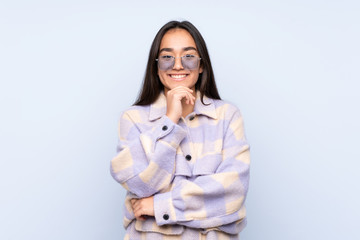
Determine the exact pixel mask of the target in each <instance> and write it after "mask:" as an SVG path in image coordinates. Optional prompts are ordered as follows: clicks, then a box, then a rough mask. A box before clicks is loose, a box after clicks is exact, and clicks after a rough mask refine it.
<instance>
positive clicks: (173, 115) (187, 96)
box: [166, 86, 195, 123]
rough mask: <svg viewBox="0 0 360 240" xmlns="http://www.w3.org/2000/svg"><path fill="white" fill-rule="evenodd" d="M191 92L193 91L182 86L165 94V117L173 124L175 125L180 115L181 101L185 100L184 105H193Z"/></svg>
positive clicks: (193, 99)
mask: <svg viewBox="0 0 360 240" xmlns="http://www.w3.org/2000/svg"><path fill="white" fill-rule="evenodd" d="M192 92H193V90H191V89H190V88H188V87H184V86H178V87H176V88H173V89H171V90H169V91H168V92H167V94H166V101H167V109H166V116H168V118H170V119H171V120H172V121H173V122H175V123H177V122H178V121H179V118H180V117H181V115H182V110H183V109H182V100H185V101H186V104H192V105H194V104H195V97H194V95H192Z"/></svg>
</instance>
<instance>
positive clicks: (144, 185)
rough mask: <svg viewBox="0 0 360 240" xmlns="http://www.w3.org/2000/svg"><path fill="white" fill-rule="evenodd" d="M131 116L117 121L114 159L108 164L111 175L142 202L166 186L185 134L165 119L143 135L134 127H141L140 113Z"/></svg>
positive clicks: (134, 111)
mask: <svg viewBox="0 0 360 240" xmlns="http://www.w3.org/2000/svg"><path fill="white" fill-rule="evenodd" d="M130 113H131V114H129V112H125V113H123V114H122V116H121V118H120V120H119V143H118V147H117V155H116V156H115V157H114V158H113V159H112V160H111V166H110V172H111V175H112V176H113V178H114V179H115V180H116V181H118V182H119V183H121V184H122V186H123V187H125V188H126V189H127V190H128V191H129V192H131V193H133V194H135V195H136V196H137V197H139V198H143V197H148V196H151V195H153V194H155V193H157V192H159V191H161V190H163V189H166V188H167V187H168V186H169V184H170V182H171V181H172V179H173V175H174V170H175V154H176V149H177V147H178V146H179V144H180V142H181V141H182V139H183V138H184V137H185V136H186V131H185V130H184V129H182V128H181V127H180V126H179V125H177V124H175V123H174V122H173V121H171V120H170V119H169V118H168V117H167V116H166V115H164V116H162V117H161V118H160V119H159V120H157V123H156V125H155V126H154V127H152V128H148V127H146V128H147V129H149V130H146V131H143V132H142V131H141V130H140V128H139V126H137V124H141V121H140V118H141V117H140V114H139V112H138V111H136V110H132V112H130ZM142 128H143V129H145V127H144V126H142Z"/></svg>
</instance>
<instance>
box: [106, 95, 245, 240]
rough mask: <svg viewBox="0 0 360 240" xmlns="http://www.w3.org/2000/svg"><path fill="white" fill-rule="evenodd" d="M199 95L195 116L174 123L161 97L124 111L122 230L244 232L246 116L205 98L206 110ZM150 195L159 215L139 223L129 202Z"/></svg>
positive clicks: (114, 165) (119, 177)
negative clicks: (123, 209) (147, 103)
mask: <svg viewBox="0 0 360 240" xmlns="http://www.w3.org/2000/svg"><path fill="white" fill-rule="evenodd" d="M196 95H197V97H196V102H195V106H194V111H193V112H192V113H191V114H189V115H188V116H186V117H185V118H183V117H182V118H181V119H180V120H179V122H178V123H177V124H175V123H174V122H172V121H171V120H170V119H169V118H168V117H167V116H166V115H165V114H166V97H165V95H164V94H163V93H161V94H160V95H159V97H158V99H157V100H156V101H155V102H154V103H153V104H151V105H148V106H132V107H130V108H129V109H128V110H126V111H124V112H123V113H122V115H121V117H120V121H119V132H118V133H119V144H118V148H117V152H118V154H117V155H116V156H115V157H114V158H113V159H112V161H111V174H112V176H113V178H114V179H115V180H116V181H118V182H119V183H121V185H122V186H123V187H124V188H125V189H126V190H127V196H126V199H125V211H124V226H125V228H127V227H128V226H129V224H130V223H132V224H135V228H136V230H137V231H140V232H158V233H162V234H164V235H177V234H181V233H182V232H183V231H184V229H186V228H194V229H199V231H202V232H204V233H206V232H208V231H214V230H216V231H221V232H224V233H228V234H238V233H239V232H240V231H241V230H242V229H243V228H244V227H245V225H246V211H245V205H244V201H245V198H246V194H247V191H248V185H249V164H250V155H249V145H248V143H247V141H246V138H245V134H244V129H243V119H242V116H241V114H240V112H239V110H238V109H237V108H236V107H235V106H234V105H232V104H230V103H228V102H226V101H223V100H215V99H211V98H207V97H206V96H204V103H205V104H206V105H204V104H202V103H201V101H200V93H199V92H197V93H196ZM152 195H154V211H155V217H147V219H146V220H145V221H137V220H136V219H135V217H134V214H133V211H132V208H131V204H130V199H131V198H143V197H148V196H152ZM133 221H135V223H134V222H133Z"/></svg>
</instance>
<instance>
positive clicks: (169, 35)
mask: <svg viewBox="0 0 360 240" xmlns="http://www.w3.org/2000/svg"><path fill="white" fill-rule="evenodd" d="M185 47H194V48H196V44H195V41H194V39H193V37H192V36H191V35H190V33H189V32H188V31H186V30H185V29H181V28H175V29H171V30H169V31H167V32H166V33H165V35H164V36H163V38H162V39H161V43H160V49H162V48H173V49H174V50H180V49H183V48H185Z"/></svg>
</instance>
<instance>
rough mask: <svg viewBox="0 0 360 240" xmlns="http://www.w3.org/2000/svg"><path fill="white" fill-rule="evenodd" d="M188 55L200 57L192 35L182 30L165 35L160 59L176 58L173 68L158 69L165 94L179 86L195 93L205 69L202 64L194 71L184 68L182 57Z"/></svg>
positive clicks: (172, 30)
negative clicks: (166, 57) (200, 75)
mask: <svg viewBox="0 0 360 240" xmlns="http://www.w3.org/2000/svg"><path fill="white" fill-rule="evenodd" d="M186 55H193V56H195V57H199V54H198V52H197V48H196V44H195V41H194V39H193V38H192V36H191V35H190V33H189V32H188V31H186V30H184V29H181V28H175V29H171V30H169V31H168V32H167V33H165V35H164V37H163V38H162V40H161V44H160V51H159V58H161V57H164V56H169V57H175V63H174V66H173V67H172V68H170V69H168V70H161V69H160V68H159V67H158V76H159V78H160V81H161V83H162V84H163V85H164V91H165V94H166V93H167V91H169V90H171V89H173V88H175V87H177V86H185V87H188V88H190V89H192V90H194V93H195V84H196V82H197V80H198V78H199V74H200V73H202V71H203V69H202V67H201V66H200V62H199V64H198V65H197V67H196V68H194V69H191V70H190V69H187V68H184V66H183V65H182V63H181V57H183V56H186ZM198 61H200V60H198Z"/></svg>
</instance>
